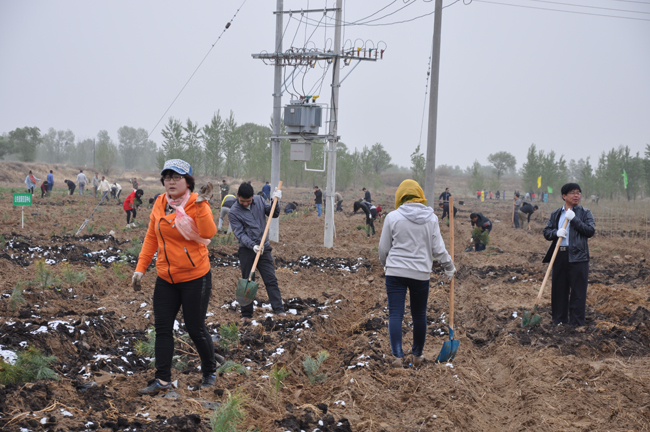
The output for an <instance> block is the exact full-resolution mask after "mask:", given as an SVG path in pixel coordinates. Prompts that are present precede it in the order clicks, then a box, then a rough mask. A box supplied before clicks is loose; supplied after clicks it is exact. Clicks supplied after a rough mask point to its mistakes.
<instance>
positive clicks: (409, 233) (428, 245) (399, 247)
mask: <svg viewBox="0 0 650 432" xmlns="http://www.w3.org/2000/svg"><path fill="white" fill-rule="evenodd" d="M434 258H435V259H436V260H437V261H438V262H439V263H440V265H441V266H442V267H443V268H444V269H445V270H451V269H453V268H454V264H453V263H452V262H451V257H450V256H449V254H448V253H447V249H445V243H444V242H443V241H442V235H441V234H440V227H439V226H438V217H437V216H436V215H435V214H434V213H433V209H432V208H431V207H427V206H425V205H423V204H420V203H405V204H402V205H401V206H399V208H398V209H397V210H395V211H393V212H390V213H389V214H388V215H387V216H386V220H385V221H384V228H383V230H382V232H381V239H380V240H379V261H381V263H382V264H383V265H384V266H385V267H386V276H398V277H405V278H410V279H415V280H428V279H429V276H430V274H431V267H432V265H433V259H434Z"/></svg>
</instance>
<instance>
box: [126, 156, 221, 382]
mask: <svg viewBox="0 0 650 432" xmlns="http://www.w3.org/2000/svg"><path fill="white" fill-rule="evenodd" d="M160 174H161V177H160V181H161V183H162V184H163V186H165V191H166V193H164V194H161V195H160V196H159V197H158V198H157V199H156V202H155V204H154V206H153V209H152V211H151V216H150V221H149V228H148V230H147V235H146V236H145V239H144V242H143V244H142V251H141V252H140V257H139V259H138V265H137V267H136V271H135V273H134V274H133V289H134V290H136V291H139V290H140V289H141V280H142V276H143V275H144V273H145V272H146V271H147V267H148V266H149V263H150V262H151V260H152V259H153V256H154V254H155V253H156V252H158V258H157V260H156V270H157V272H158V278H157V279H156V284H155V287H154V293H153V311H154V320H155V327H156V345H155V353H156V375H155V378H154V379H153V380H152V381H150V382H149V384H148V386H147V387H145V388H143V389H140V390H138V393H140V394H142V395H155V394H157V393H159V392H160V391H165V390H168V389H169V388H170V381H171V366H172V357H173V355H174V332H173V329H174V320H175V319H176V315H177V314H178V311H179V309H180V308H181V306H182V307H183V318H184V321H185V326H186V329H187V332H188V333H189V335H190V337H191V338H192V341H193V342H194V345H196V350H197V352H198V353H199V357H200V358H201V371H202V373H203V380H202V382H201V388H207V387H213V386H214V383H215V379H216V377H215V371H216V361H215V358H214V346H213V345H212V337H211V336H210V333H209V332H208V329H207V328H206V326H205V315H206V312H207V310H208V303H209V301H210V294H211V292H212V274H211V272H210V259H209V256H208V249H207V247H206V246H207V245H208V244H209V243H210V239H211V238H212V237H213V236H214V235H215V234H216V233H217V226H216V225H215V223H214V219H213V217H212V211H211V210H210V204H209V202H208V201H209V199H210V198H211V196H212V184H211V183H208V184H207V185H206V186H203V187H202V188H201V192H200V193H198V194H197V193H194V178H193V177H192V167H191V166H190V164H188V163H187V162H185V161H183V160H181V159H171V160H168V161H167V162H165V166H164V167H163V170H162V172H161V173H160Z"/></svg>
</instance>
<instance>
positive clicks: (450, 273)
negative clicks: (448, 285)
mask: <svg viewBox="0 0 650 432" xmlns="http://www.w3.org/2000/svg"><path fill="white" fill-rule="evenodd" d="M454 273H456V267H454V264H453V263H452V264H451V269H447V270H445V275H447V277H448V278H449V280H452V279H453V277H454Z"/></svg>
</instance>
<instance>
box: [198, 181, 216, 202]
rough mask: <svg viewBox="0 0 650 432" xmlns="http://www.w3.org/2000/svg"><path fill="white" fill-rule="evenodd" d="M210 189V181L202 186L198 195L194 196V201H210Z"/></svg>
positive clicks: (211, 187)
mask: <svg viewBox="0 0 650 432" xmlns="http://www.w3.org/2000/svg"><path fill="white" fill-rule="evenodd" d="M212 189H213V186H212V183H208V184H207V185H204V186H202V187H201V191H200V192H199V196H198V197H196V202H197V203H200V202H202V201H210V199H212Z"/></svg>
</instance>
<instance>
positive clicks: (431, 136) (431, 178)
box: [424, 0, 442, 208]
mask: <svg viewBox="0 0 650 432" xmlns="http://www.w3.org/2000/svg"><path fill="white" fill-rule="evenodd" d="M434 13H435V16H434V20H433V52H432V54H431V93H430V94H429V123H428V127H427V132H428V135H427V165H426V170H425V177H424V196H425V197H426V198H427V200H428V201H429V207H432V208H433V206H434V203H433V200H434V198H435V194H436V191H435V187H434V186H435V175H436V173H435V170H436V134H437V132H438V81H439V80H440V34H441V27H442V0H436V6H435V12H434Z"/></svg>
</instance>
